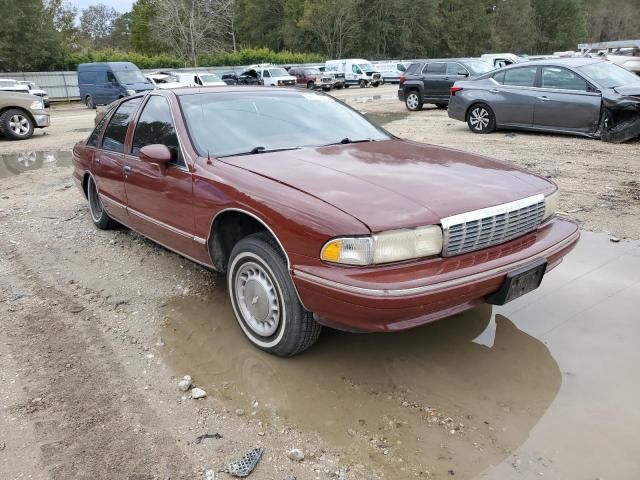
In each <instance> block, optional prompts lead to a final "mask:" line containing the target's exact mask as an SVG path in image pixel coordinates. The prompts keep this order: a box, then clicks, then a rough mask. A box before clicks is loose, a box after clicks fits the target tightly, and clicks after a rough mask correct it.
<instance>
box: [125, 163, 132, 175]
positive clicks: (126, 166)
mask: <svg viewBox="0 0 640 480" xmlns="http://www.w3.org/2000/svg"><path fill="white" fill-rule="evenodd" d="M124 174H125V175H129V174H131V167H130V166H129V165H125V166H124Z"/></svg>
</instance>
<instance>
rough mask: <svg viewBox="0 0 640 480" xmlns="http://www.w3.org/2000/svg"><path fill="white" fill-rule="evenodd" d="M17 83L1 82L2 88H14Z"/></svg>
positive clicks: (13, 81) (10, 81) (11, 81)
mask: <svg viewBox="0 0 640 480" xmlns="http://www.w3.org/2000/svg"><path fill="white" fill-rule="evenodd" d="M17 83H18V82H16V81H15V80H0V87H13V86H15V85H16V84H17Z"/></svg>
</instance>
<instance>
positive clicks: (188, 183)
mask: <svg viewBox="0 0 640 480" xmlns="http://www.w3.org/2000/svg"><path fill="white" fill-rule="evenodd" d="M153 144H162V145H166V146H167V147H168V148H169V150H170V151H171V153H172V155H173V161H172V162H171V163H170V164H169V165H168V166H167V167H166V168H165V167H162V166H160V165H157V164H154V163H148V162H143V161H141V160H140V158H139V155H140V149H141V148H142V147H144V146H145V145H153ZM125 167H127V169H126V174H125V175H126V176H125V185H126V192H127V206H128V211H129V218H130V219H131V226H132V228H134V229H135V230H137V231H139V232H140V233H142V234H143V235H146V236H148V237H150V238H152V239H154V240H155V241H157V242H158V243H160V244H162V245H164V246H166V247H168V248H170V249H173V250H176V251H179V252H181V253H184V254H186V255H188V256H195V255H197V253H196V252H197V251H199V250H200V251H201V250H202V245H198V246H199V250H198V249H197V248H196V244H195V242H194V230H195V228H194V217H193V203H192V199H193V191H192V175H191V172H190V170H189V166H188V164H187V162H186V160H185V158H184V155H183V153H182V150H181V148H180V143H179V141H178V136H177V134H176V129H175V124H174V120H173V116H172V113H171V108H170V106H169V102H168V101H167V99H166V98H165V97H164V96H161V95H150V96H149V98H148V100H147V102H146V104H145V105H144V106H143V108H142V111H141V113H140V115H139V117H138V120H137V122H136V125H135V130H134V131H133V138H132V140H131V148H130V154H129V155H127V158H126V162H125Z"/></svg>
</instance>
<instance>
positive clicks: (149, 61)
mask: <svg viewBox="0 0 640 480" xmlns="http://www.w3.org/2000/svg"><path fill="white" fill-rule="evenodd" d="M324 60H325V58H324V57H323V56H322V55H318V54H306V53H294V52H288V51H282V52H274V51H273V50H269V49H268V48H258V49H244V50H240V51H238V52H237V53H224V52H223V53H219V54H209V55H203V56H202V57H200V58H199V59H198V65H200V66H201V67H216V66H224V65H249V64H252V63H280V64H287V63H289V64H294V63H315V62H318V63H319V62H324ZM91 62H133V63H135V64H136V65H137V66H138V67H139V68H182V67H186V66H188V65H185V64H184V62H182V61H181V60H180V59H178V58H176V57H172V56H169V55H163V54H160V55H143V54H141V53H135V52H120V51H116V50H100V51H88V52H87V53H70V54H68V55H66V56H65V58H64V60H63V63H62V64H61V65H57V66H56V69H60V70H75V69H76V68H77V66H78V64H80V63H91Z"/></svg>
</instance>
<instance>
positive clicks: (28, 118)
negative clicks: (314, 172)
mask: <svg viewBox="0 0 640 480" xmlns="http://www.w3.org/2000/svg"><path fill="white" fill-rule="evenodd" d="M49 123H50V119H49V113H48V112H47V110H45V108H44V103H43V102H42V98H40V97H37V96H35V95H30V94H28V93H21V92H2V91H0V135H2V136H4V137H5V138H7V139H9V140H26V139H27V138H30V137H31V136H32V135H33V132H34V130H35V129H36V128H45V127H48V126H49Z"/></svg>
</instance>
